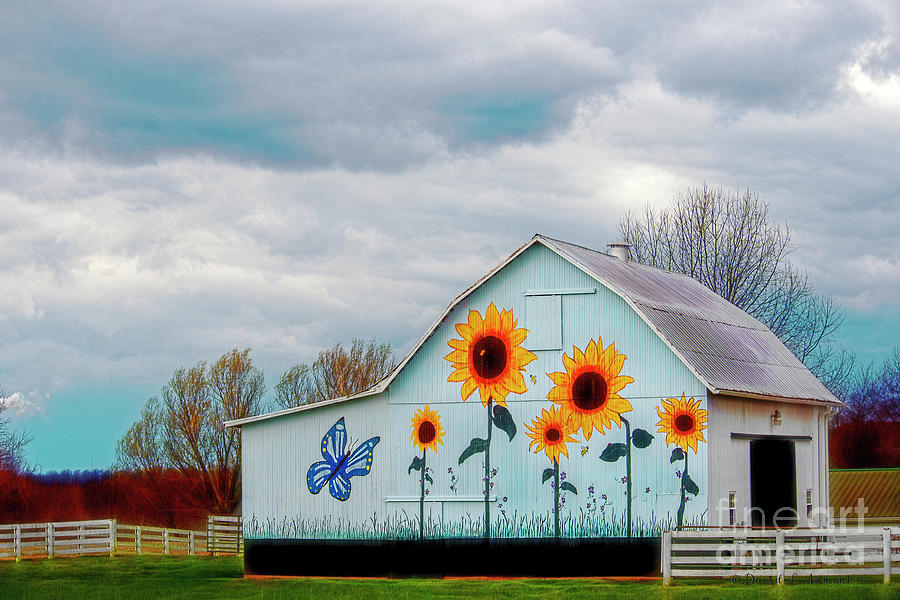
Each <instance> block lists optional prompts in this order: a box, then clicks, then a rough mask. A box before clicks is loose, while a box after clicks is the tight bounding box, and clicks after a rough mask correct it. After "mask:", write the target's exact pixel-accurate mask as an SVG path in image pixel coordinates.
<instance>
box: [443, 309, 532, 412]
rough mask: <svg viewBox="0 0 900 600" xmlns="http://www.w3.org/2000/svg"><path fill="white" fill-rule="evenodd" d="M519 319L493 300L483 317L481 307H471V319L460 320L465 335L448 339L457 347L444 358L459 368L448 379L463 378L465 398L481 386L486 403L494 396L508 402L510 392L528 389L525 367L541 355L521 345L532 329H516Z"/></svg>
mask: <svg viewBox="0 0 900 600" xmlns="http://www.w3.org/2000/svg"><path fill="white" fill-rule="evenodd" d="M517 323H518V321H516V320H515V319H513V314H512V311H511V310H505V309H504V310H503V312H499V311H498V310H497V307H496V306H494V303H493V302H491V304H490V305H489V306H488V307H487V310H486V311H485V314H484V318H483V319H482V318H481V313H479V312H478V311H477V310H470V311H469V322H468V323H457V325H456V331H457V333H459V335H460V336H462V339H460V340H457V339H453V340H450V341H449V342H447V343H448V344H449V345H450V347H451V348H453V351H452V352H451V353H450V354H448V355H447V356H445V357H444V358H445V359H447V360H448V361H450V362H451V363H453V368H454V369H455V370H454V371H453V372H452V373H451V374H450V376H449V377H448V378H447V381H461V382H462V384H463V385H462V389H461V390H460V393H461V395H462V399H463V400H467V399H468V398H469V396H471V395H472V392H474V391H475V390H478V394H479V396H480V397H481V403H482V404H484V405H485V406H487V404H488V401H489V400H491V399H493V400H494V402H496V403H497V404H498V405H500V406H506V396H507V395H508V394H510V393H513V394H522V393H525V392H526V391H527V389H528V388H526V387H525V378H524V377H523V376H522V371H524V370H525V365H527V364H528V363H530V362H531V361H533V360H535V359H537V356H535V355H534V354H533V353H532V352H529V351H528V350H526V349H525V348H523V347H522V346H521V344H522V342H524V341H525V337H526V336H527V335H528V330H527V329H516V324H517Z"/></svg>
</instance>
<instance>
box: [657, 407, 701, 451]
mask: <svg viewBox="0 0 900 600" xmlns="http://www.w3.org/2000/svg"><path fill="white" fill-rule="evenodd" d="M662 407H663V410H659V407H656V414H657V415H659V423H657V424H656V425H657V427H658V428H659V429H657V430H656V431H661V432H663V433H665V434H666V446H668V445H669V444H676V445H678V446H680V447H681V449H682V450H687V449H688V448H690V449H691V450H693V451H694V454H696V453H697V442H705V441H706V440H705V439H704V438H703V430H704V429H706V421H707V417H708V414H709V413H707V412H706V410H704V409H702V408H700V401H699V400H694V399H693V398H691V399H690V400H688V399H686V398H685V397H684V394H681V400H679V399H678V398H669V399H668V400H663V401H662Z"/></svg>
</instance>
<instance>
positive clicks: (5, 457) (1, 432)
mask: <svg viewBox="0 0 900 600" xmlns="http://www.w3.org/2000/svg"><path fill="white" fill-rule="evenodd" d="M2 397H3V393H2V392H0V471H13V472H15V473H17V472H19V471H22V470H23V469H25V446H27V445H28V443H29V442H30V441H31V436H30V435H29V434H28V433H26V432H24V431H14V430H13V428H12V422H11V420H10V419H9V417H4V416H3V413H4V412H6V411H7V410H9V408H10V407H9V405H8V404H6V403H5V402H3V398H2Z"/></svg>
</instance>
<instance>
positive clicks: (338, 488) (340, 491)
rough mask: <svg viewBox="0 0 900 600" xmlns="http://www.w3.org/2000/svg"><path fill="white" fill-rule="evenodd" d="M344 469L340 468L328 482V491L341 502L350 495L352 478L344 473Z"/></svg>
mask: <svg viewBox="0 0 900 600" xmlns="http://www.w3.org/2000/svg"><path fill="white" fill-rule="evenodd" d="M343 471H344V470H343V469H340V470H339V471H338V472H337V473H335V474H334V477H332V478H331V481H329V482H328V491H329V492H331V495H332V496H334V497H335V498H336V499H337V500H340V501H341V502H344V501H345V500H346V499H347V498H349V497H350V478H349V477H347V476H346V475H344V472H343Z"/></svg>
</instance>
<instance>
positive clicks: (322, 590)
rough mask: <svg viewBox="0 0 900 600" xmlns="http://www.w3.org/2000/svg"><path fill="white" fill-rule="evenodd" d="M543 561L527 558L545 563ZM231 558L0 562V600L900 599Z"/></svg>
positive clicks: (848, 588)
mask: <svg viewBox="0 0 900 600" xmlns="http://www.w3.org/2000/svg"><path fill="white" fill-rule="evenodd" d="M548 558H549V557H544V556H542V557H535V560H548ZM242 575H243V573H242V571H241V561H240V559H237V558H203V557H178V558H175V557H156V556H154V557H116V558H108V557H84V558H68V559H62V558H56V559H53V560H25V561H22V562H19V563H15V562H11V561H2V562H0V598H2V599H3V600H18V599H20V598H21V599H26V598H28V599H31V598H60V599H66V600H78V599H80V598H99V599H107V598H109V599H112V598H117V599H122V600H141V599H144V598H185V599H188V598H190V599H198V600H199V599H204V598H216V599H219V598H222V599H228V598H248V599H261V600H262V599H265V600H275V599H279V598H285V599H286V598H304V599H305V598H310V599H316V600H340V599H342V598H349V599H352V600H365V599H368V598H383V599H385V600H404V599H407V598H490V599H492V600H503V599H506V598H509V599H520V598H522V599H526V598H534V599H536V600H537V599H540V600H553V599H559V600H570V599H578V598H591V599H594V598H634V599H639V600H652V599H654V598H667V599H668V598H673V599H674V598H685V599H691V600H701V599H703V598H735V599H737V598H776V599H778V600H782V599H789V598H815V599H816V600H826V599H829V598H835V599H840V600H856V599H858V598H900V584H898V583H894V584H891V585H889V586H885V585H883V584H881V583H878V582H874V581H871V582H864V583H851V584H820V585H810V584H805V585H783V586H774V585H769V584H759V585H739V584H733V583H730V582H716V583H694V582H688V583H686V582H679V583H677V584H676V585H674V586H672V587H670V588H664V587H663V586H662V585H661V584H660V583H659V582H658V581H647V582H644V581H642V582H621V581H613V580H598V579H559V580H555V579H511V580H471V579H467V580H453V579H446V580H441V579H325V578H322V579H319V578H306V579H244V578H243V576H242Z"/></svg>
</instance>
